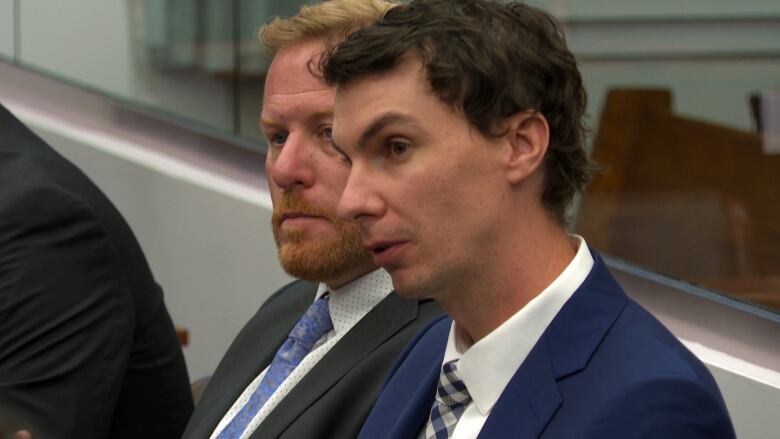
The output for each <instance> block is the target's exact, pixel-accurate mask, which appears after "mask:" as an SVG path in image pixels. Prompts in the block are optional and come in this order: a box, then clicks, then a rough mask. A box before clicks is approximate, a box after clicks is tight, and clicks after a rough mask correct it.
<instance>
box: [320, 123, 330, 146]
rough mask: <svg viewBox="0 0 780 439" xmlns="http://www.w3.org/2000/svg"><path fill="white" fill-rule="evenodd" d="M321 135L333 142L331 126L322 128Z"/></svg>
mask: <svg viewBox="0 0 780 439" xmlns="http://www.w3.org/2000/svg"><path fill="white" fill-rule="evenodd" d="M319 136H320V137H321V138H322V139H323V140H325V141H328V142H332V141H333V128H331V127H330V126H324V127H322V129H321V130H320V132H319Z"/></svg>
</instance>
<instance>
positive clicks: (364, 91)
mask: <svg viewBox="0 0 780 439" xmlns="http://www.w3.org/2000/svg"><path fill="white" fill-rule="evenodd" d="M388 120H390V121H400V122H401V123H403V122H402V121H408V122H411V123H414V124H415V125H417V126H424V127H425V128H426V131H431V132H435V131H437V128H443V129H446V128H447V127H451V126H452V124H458V123H464V124H467V122H466V121H465V120H463V119H462V118H460V117H458V115H457V114H455V112H454V111H453V109H452V108H450V106H449V105H447V104H445V103H444V102H443V101H442V100H441V99H440V98H439V96H438V95H437V94H435V93H434V91H433V89H432V88H431V86H430V84H429V83H428V79H427V76H426V73H425V68H424V66H423V64H422V62H421V61H420V60H419V58H417V57H412V56H409V57H405V58H404V59H403V60H402V61H401V62H400V63H399V64H398V65H397V66H396V67H395V68H393V69H392V70H390V71H388V72H383V73H380V74H375V75H368V76H365V77H360V78H357V79H355V80H353V81H350V82H348V83H347V84H346V85H341V86H339V88H338V90H337V93H336V101H335V118H334V124H333V135H334V137H335V138H336V142H337V143H338V144H339V145H340V146H346V147H355V146H358V145H357V143H358V140H359V136H362V135H364V134H365V133H366V132H369V133H372V134H373V128H375V127H376V126H377V123H380V125H384V123H383V122H386V121H388Z"/></svg>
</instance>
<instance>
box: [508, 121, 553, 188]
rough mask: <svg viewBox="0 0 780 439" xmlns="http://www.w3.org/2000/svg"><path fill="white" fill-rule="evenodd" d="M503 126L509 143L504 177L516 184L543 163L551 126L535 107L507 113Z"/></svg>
mask: <svg viewBox="0 0 780 439" xmlns="http://www.w3.org/2000/svg"><path fill="white" fill-rule="evenodd" d="M506 126H507V128H508V131H507V133H506V136H507V140H508V144H509V151H508V155H507V157H506V166H507V178H508V180H509V182H510V183H512V184H517V183H520V182H522V181H524V180H526V179H527V178H528V177H529V176H530V175H532V174H534V173H535V172H536V171H537V170H538V169H539V168H540V167H541V166H542V162H543V161H544V155H545V154H546V153H547V145H548V143H549V140H550V127H549V125H547V119H546V118H545V117H544V116H543V115H542V114H541V113H539V112H538V111H534V110H528V111H523V112H521V113H517V114H515V115H514V116H510V117H509V118H508V119H507V125H506Z"/></svg>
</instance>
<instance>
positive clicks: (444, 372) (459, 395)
mask: <svg viewBox="0 0 780 439" xmlns="http://www.w3.org/2000/svg"><path fill="white" fill-rule="evenodd" d="M436 397H437V399H438V400H439V401H440V402H442V403H443V404H446V405H448V406H450V407H455V406H458V405H465V404H468V403H469V402H470V401H471V395H469V391H468V389H466V385H465V384H464V383H463V380H461V379H460V376H459V375H458V360H453V361H450V362H447V363H445V364H444V366H442V368H441V376H440V377H439V386H438V388H437V389H436Z"/></svg>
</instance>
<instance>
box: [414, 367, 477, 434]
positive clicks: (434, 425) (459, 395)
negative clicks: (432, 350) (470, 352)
mask: <svg viewBox="0 0 780 439" xmlns="http://www.w3.org/2000/svg"><path fill="white" fill-rule="evenodd" d="M469 402H471V395H469V391H468V389H466V385H465V384H463V381H461V379H460V377H458V360H452V361H450V362H447V363H444V366H442V368H441V375H440V376H439V387H438V388H437V389H436V399H435V400H434V401H433V407H432V408H431V417H430V419H429V420H428V425H427V426H426V427H425V439H448V438H449V437H451V436H452V432H453V431H455V426H456V425H457V424H458V419H460V416H461V415H462V414H463V412H464V411H466V406H467V405H468V404H469Z"/></svg>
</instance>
